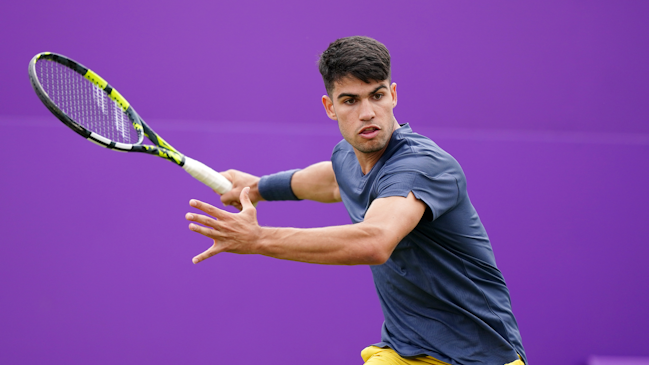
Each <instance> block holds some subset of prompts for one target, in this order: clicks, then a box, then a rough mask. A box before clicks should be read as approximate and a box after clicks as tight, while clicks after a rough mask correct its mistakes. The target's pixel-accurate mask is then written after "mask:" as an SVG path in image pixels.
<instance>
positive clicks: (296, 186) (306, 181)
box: [291, 161, 342, 203]
mask: <svg viewBox="0 0 649 365" xmlns="http://www.w3.org/2000/svg"><path fill="white" fill-rule="evenodd" d="M291 189H293V194H295V196H297V197H298V198H300V199H308V200H315V201H318V202H322V203H334V202H340V201H342V199H341V198H340V190H339V188H338V183H337V182H336V175H335V174H334V169H333V167H332V164H331V161H324V162H319V163H316V164H314V165H311V166H309V167H307V168H305V169H302V170H300V171H298V172H296V173H295V174H294V175H293V178H292V179H291Z"/></svg>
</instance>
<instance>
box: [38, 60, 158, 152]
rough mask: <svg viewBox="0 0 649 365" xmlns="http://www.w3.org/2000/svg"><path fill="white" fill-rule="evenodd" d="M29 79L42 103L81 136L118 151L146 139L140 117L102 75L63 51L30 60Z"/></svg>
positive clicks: (132, 148)
mask: <svg viewBox="0 0 649 365" xmlns="http://www.w3.org/2000/svg"><path fill="white" fill-rule="evenodd" d="M28 71H29V79H30V81H31V84H32V87H33V88H34V91H35V92H36V95H38V98H39V99H40V100H41V101H42V102H43V104H44V105H45V106H46V107H47V109H49V111H50V112H52V114H54V115H55V116H56V117H57V118H58V119H59V120H60V121H61V122H63V123H64V124H65V125H67V126H68V127H69V128H70V129H72V130H73V131H75V132H77V133H78V134H79V135H81V136H82V137H84V138H86V139H88V140H89V141H91V142H94V143H96V144H98V145H100V146H103V147H107V148H110V149H114V150H118V151H133V150H135V149H137V148H135V147H136V146H141V145H142V142H143V140H144V135H145V132H144V127H143V122H142V120H141V118H140V117H139V116H138V115H137V113H136V112H135V110H134V109H133V108H132V107H131V105H130V104H129V103H128V101H126V99H125V98H124V97H123V96H122V95H121V94H120V93H119V92H117V90H115V89H114V88H113V87H112V86H111V85H109V84H108V82H106V81H105V80H104V79H103V78H102V77H101V76H99V75H98V74H97V73H95V72H94V71H92V70H90V69H88V68H87V67H85V66H83V65H82V64H80V63H78V62H76V61H74V60H72V59H70V58H68V57H65V56H63V55H60V54H56V53H51V52H43V53H39V54H37V55H36V56H34V57H33V58H32V60H31V61H30V62H29V70H28Z"/></svg>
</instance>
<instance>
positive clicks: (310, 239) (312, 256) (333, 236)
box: [256, 223, 393, 265]
mask: <svg viewBox="0 0 649 365" xmlns="http://www.w3.org/2000/svg"><path fill="white" fill-rule="evenodd" d="M381 231H382V229H381V227H378V226H374V225H372V224H365V223H359V224H352V225H345V226H332V227H323V228H308V229H301V228H271V227H261V232H260V236H259V240H258V241H257V245H256V251H258V252H257V253H259V254H262V255H265V256H270V257H274V258H278V259H284V260H292V261H301V262H309V263H317V264H330V265H363V264H364V265H377V264H382V263H383V262H385V261H386V260H387V258H388V257H389V254H390V252H386V250H385V247H386V246H393V245H386V244H385V243H384V242H383V240H385V238H386V237H385V236H384V235H383V234H382V233H381Z"/></svg>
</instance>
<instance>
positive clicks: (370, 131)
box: [358, 125, 381, 138]
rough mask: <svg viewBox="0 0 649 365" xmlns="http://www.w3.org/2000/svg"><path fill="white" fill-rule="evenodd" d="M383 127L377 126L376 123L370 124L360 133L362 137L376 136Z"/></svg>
mask: <svg viewBox="0 0 649 365" xmlns="http://www.w3.org/2000/svg"><path fill="white" fill-rule="evenodd" d="M380 130H381V128H379V127H377V126H375V125H368V126H366V127H363V128H361V130H360V132H358V134H360V135H361V137H364V138H374V137H375V136H376V135H377V134H379V131H380Z"/></svg>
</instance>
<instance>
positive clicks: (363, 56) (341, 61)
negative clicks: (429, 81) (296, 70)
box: [318, 36, 391, 96]
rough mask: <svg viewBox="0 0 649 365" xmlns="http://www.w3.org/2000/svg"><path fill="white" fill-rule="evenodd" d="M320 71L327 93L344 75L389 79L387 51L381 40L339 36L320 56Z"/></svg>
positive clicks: (375, 79) (368, 80) (366, 78)
mask: <svg viewBox="0 0 649 365" xmlns="http://www.w3.org/2000/svg"><path fill="white" fill-rule="evenodd" d="M318 67H319V68H320V74H321V75H322V80H323V81H324V84H325V88H326V89H327V94H329V96H331V92H332V91H333V88H334V84H335V83H336V82H337V81H340V80H341V79H343V78H345V77H349V76H352V77H355V78H357V79H359V80H361V81H363V82H365V83H369V82H370V81H384V80H388V81H389V80H390V76H391V75H390V52H389V51H388V49H387V48H386V47H385V45H383V43H381V42H379V41H377V40H375V39H372V38H369V37H361V36H354V37H347V38H340V39H337V40H336V41H334V42H333V43H331V44H330V45H329V47H328V48H327V50H326V51H324V52H323V53H322V54H321V55H320V61H319V62H318Z"/></svg>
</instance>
